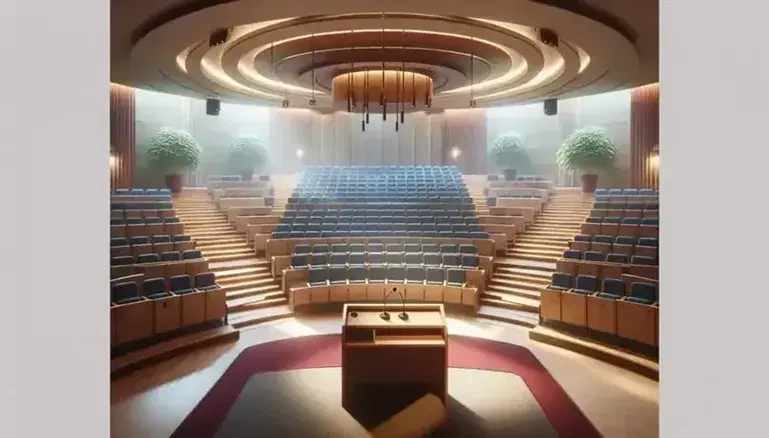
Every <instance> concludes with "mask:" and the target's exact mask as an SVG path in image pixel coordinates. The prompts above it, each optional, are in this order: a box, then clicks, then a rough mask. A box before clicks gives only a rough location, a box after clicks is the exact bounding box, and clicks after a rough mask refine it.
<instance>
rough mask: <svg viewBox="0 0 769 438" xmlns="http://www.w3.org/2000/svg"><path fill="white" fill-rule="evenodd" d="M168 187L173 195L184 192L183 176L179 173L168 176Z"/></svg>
mask: <svg viewBox="0 0 769 438" xmlns="http://www.w3.org/2000/svg"><path fill="white" fill-rule="evenodd" d="M166 187H168V189H169V190H171V193H173V194H179V193H181V192H182V176H181V175H179V174H178V173H174V174H171V175H166Z"/></svg>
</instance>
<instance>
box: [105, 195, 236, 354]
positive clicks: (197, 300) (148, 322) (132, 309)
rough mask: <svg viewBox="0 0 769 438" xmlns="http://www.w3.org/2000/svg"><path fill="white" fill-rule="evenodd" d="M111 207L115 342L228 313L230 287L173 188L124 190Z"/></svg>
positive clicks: (128, 341) (150, 338)
mask: <svg viewBox="0 0 769 438" xmlns="http://www.w3.org/2000/svg"><path fill="white" fill-rule="evenodd" d="M110 206H111V226H110V232H111V239H110V257H111V268H110V270H111V273H110V276H111V278H112V280H111V285H112V299H111V306H110V309H111V310H110V312H111V321H112V329H113V330H112V345H113V346H124V345H129V346H130V345H134V344H131V343H133V342H135V341H142V340H144V341H148V342H154V341H155V340H156V339H157V338H153V336H155V335H160V334H166V333H172V332H175V331H183V330H182V329H186V328H189V327H193V326H196V325H200V324H203V323H206V322H212V321H214V320H217V319H221V318H225V317H226V305H225V300H224V291H223V290H222V289H221V288H218V286H217V285H216V282H215V281H214V277H213V274H212V273H209V272H208V271H209V268H208V261H207V260H206V259H204V258H203V256H202V254H201V252H200V251H199V250H196V249H195V243H194V242H193V241H192V239H191V238H190V236H188V235H185V234H183V233H184V228H183V225H182V224H181V223H180V221H179V218H178V217H176V216H175V215H174V210H173V205H172V204H171V197H170V193H169V192H168V191H167V190H155V189H146V190H145V189H118V190H115V191H114V192H113V195H112V197H111V205H110ZM131 348H133V347H131Z"/></svg>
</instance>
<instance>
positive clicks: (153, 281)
mask: <svg viewBox="0 0 769 438" xmlns="http://www.w3.org/2000/svg"><path fill="white" fill-rule="evenodd" d="M143 289H144V295H154V294H158V293H161V292H165V291H166V282H165V280H164V279H162V278H149V279H147V280H144V288H143Z"/></svg>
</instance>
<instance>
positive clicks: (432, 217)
mask: <svg viewBox="0 0 769 438" xmlns="http://www.w3.org/2000/svg"><path fill="white" fill-rule="evenodd" d="M457 233H458V235H457ZM471 233H473V234H472V235H471ZM408 235H411V236H427V237H439V236H446V237H464V238H488V237H489V236H488V234H487V233H484V231H483V229H482V227H481V226H480V225H479V223H478V220H477V218H475V206H474V205H473V203H472V199H471V198H470V196H469V195H468V192H467V188H466V187H465V184H464V182H463V181H462V178H461V176H460V174H459V171H458V170H457V169H456V167H453V166H389V167H388V166H371V167H366V166H361V167H358V166H352V167H311V168H308V169H307V170H306V171H305V172H304V173H303V174H302V176H301V177H300V180H299V183H298V184H297V187H296V189H295V190H294V193H293V194H292V196H291V197H290V198H289V199H288V204H287V206H286V213H285V214H284V216H283V218H282V219H281V221H280V223H279V224H278V227H277V229H276V230H275V231H274V232H273V233H272V238H273V239H283V238H302V237H310V238H312V237H331V236H408Z"/></svg>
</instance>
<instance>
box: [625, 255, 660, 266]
mask: <svg viewBox="0 0 769 438" xmlns="http://www.w3.org/2000/svg"><path fill="white" fill-rule="evenodd" d="M655 262H656V260H655V259H654V257H647V256H640V255H635V256H633V257H632V258H631V259H630V264H632V265H647V266H654V265H655V264H656V263H655Z"/></svg>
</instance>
